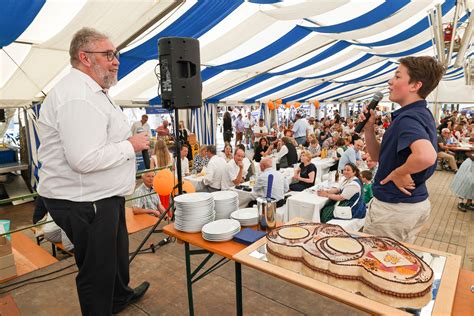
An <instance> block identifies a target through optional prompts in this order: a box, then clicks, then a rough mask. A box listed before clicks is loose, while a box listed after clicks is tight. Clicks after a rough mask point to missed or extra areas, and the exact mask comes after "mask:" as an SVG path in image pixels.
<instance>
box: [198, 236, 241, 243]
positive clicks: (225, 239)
mask: <svg viewBox="0 0 474 316" xmlns="http://www.w3.org/2000/svg"><path fill="white" fill-rule="evenodd" d="M232 238H234V236H230V237H228V238H224V239H216V240H212V239H207V238H206V237H204V236H203V237H202V239H204V240H207V241H211V242H221V241H229V240H232Z"/></svg>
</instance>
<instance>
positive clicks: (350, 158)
mask: <svg viewBox="0 0 474 316" xmlns="http://www.w3.org/2000/svg"><path fill="white" fill-rule="evenodd" d="M362 148H364V142H363V141H362V139H358V140H356V141H355V142H354V146H352V147H349V148H347V149H346V151H345V152H344V153H343V154H342V156H341V159H339V165H338V166H337V170H339V171H340V172H342V170H343V169H344V166H345V165H346V164H348V163H349V162H350V163H352V164H354V165H356V166H358V165H359V164H360V163H361V162H362V157H361V155H360V151H361V150H362Z"/></svg>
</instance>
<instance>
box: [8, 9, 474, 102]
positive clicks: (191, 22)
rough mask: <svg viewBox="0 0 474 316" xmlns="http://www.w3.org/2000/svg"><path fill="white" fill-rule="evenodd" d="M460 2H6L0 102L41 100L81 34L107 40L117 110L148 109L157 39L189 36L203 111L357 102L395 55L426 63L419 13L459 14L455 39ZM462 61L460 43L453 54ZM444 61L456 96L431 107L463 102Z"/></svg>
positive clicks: (448, 18)
mask: <svg viewBox="0 0 474 316" xmlns="http://www.w3.org/2000/svg"><path fill="white" fill-rule="evenodd" d="M458 2H459V3H458ZM463 3H464V1H456V0H413V1H409V0H387V1H382V0H365V1H362V0H352V1H350V0H331V1H321V0H319V1H318V0H300V1H291V0H288V1H272V0H247V1H243V0H187V1H181V0H162V1H152V0H135V1H130V0H128V1H125V0H117V1H112V0H100V1H98V0H90V1H87V0H76V1H70V0H69V1H68V0H55V1H45V0H35V1H29V0H6V1H2V4H1V5H2V7H3V8H2V10H0V25H1V28H0V46H1V47H2V49H1V50H0V67H1V71H0V105H18V104H27V103H31V101H32V100H34V99H35V98H41V97H42V96H44V95H45V94H47V93H48V91H49V90H50V89H51V88H52V87H53V86H54V84H55V82H57V81H58V80H59V79H60V78H61V77H62V76H63V75H64V74H65V73H67V72H68V71H69V68H70V66H69V55H68V48H69V42H70V40H71V37H72V35H73V34H74V32H75V31H77V30H78V29H79V28H81V27H83V26H90V27H94V28H97V29H98V30H100V31H103V32H105V33H107V34H108V35H109V36H110V38H111V40H112V41H113V42H114V43H115V44H116V45H117V46H118V47H120V48H121V59H120V63H121V64H120V70H119V79H120V80H119V83H118V84H117V86H115V87H113V88H112V89H111V94H112V96H113V97H114V98H115V99H116V100H117V101H118V102H119V103H120V104H123V105H129V104H133V103H134V102H136V103H141V104H142V103H144V102H145V103H146V102H149V103H150V104H159V103H160V98H159V97H158V95H157V91H158V89H157V88H158V81H157V78H156V75H155V67H156V65H157V58H158V48H157V43H158V40H159V39H160V38H161V37H165V36H180V37H181V36H183V37H194V38H197V39H199V41H200V47H201V71H202V80H203V99H204V100H205V102H207V103H219V102H244V103H255V102H266V101H267V100H275V99H280V98H281V99H282V100H283V101H284V102H293V101H300V102H304V101H311V100H320V101H325V100H341V99H344V100H361V99H364V98H367V97H370V96H372V94H373V93H374V92H375V91H382V92H386V91H387V90H386V87H387V81H388V79H389V78H390V77H391V76H392V74H393V71H394V69H396V68H397V60H398V58H400V57H403V56H408V55H431V56H436V49H435V42H434V35H433V27H432V26H431V22H432V21H431V20H430V18H429V16H430V15H429V13H430V12H431V11H433V10H435V11H436V10H437V5H438V4H441V6H440V11H441V12H439V13H440V14H441V15H442V23H452V22H453V19H454V16H455V12H456V5H458V6H459V10H458V12H459V15H458V18H459V19H458V24H457V26H458V29H459V30H460V34H461V35H462V33H463V32H464V30H465V28H466V25H467V24H468V23H467V22H468V20H469V18H470V8H466V7H463ZM471 20H472V18H471ZM473 53H474V50H473V48H472V47H469V48H468V49H467V51H466V52H465V56H463V57H466V56H471V55H472V54H473ZM456 57H457V56H456V55H454V56H453V58H452V59H451V61H449V64H448V67H449V69H448V72H447V73H446V75H445V77H444V82H443V83H442V84H441V87H443V85H446V86H452V85H456V86H457V87H458V90H459V91H458V92H457V93H456V95H453V94H452V93H446V94H443V93H442V91H441V89H438V90H440V91H437V92H436V95H437V98H438V100H440V101H444V102H455V101H454V99H455V98H459V97H461V98H470V96H472V89H471V88H468V89H467V90H466V89H464V90H465V91H468V94H467V95H465V94H463V93H464V92H460V91H461V90H463V89H461V88H462V87H464V79H463V77H464V72H463V69H462V68H454V67H453V63H454V60H455V58H456ZM464 90H463V91H464ZM469 90H470V91H471V94H470V95H469ZM450 98H451V99H450ZM472 100H474V98H471V100H465V101H466V102H473V101H472ZM458 102H459V100H458Z"/></svg>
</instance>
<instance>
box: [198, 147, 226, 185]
mask: <svg viewBox="0 0 474 316" xmlns="http://www.w3.org/2000/svg"><path fill="white" fill-rule="evenodd" d="M206 154H207V158H209V162H208V163H207V168H206V175H205V176H204V179H203V183H204V185H205V186H206V191H207V192H215V191H220V190H221V188H222V178H223V177H224V173H225V172H226V168H227V162H226V161H225V159H224V158H222V157H219V156H217V155H216V146H214V145H209V146H207V153H206Z"/></svg>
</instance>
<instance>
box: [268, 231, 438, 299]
mask: <svg viewBox="0 0 474 316" xmlns="http://www.w3.org/2000/svg"><path fill="white" fill-rule="evenodd" d="M267 240H268V242H267V259H268V261H269V262H270V263H272V264H275V265H278V266H281V267H284V268H286V269H289V270H293V271H296V272H299V273H302V274H304V275H306V276H308V277H311V278H314V279H317V280H320V281H323V282H326V283H329V284H332V285H335V286H337V287H340V288H343V289H347V290H349V291H352V292H359V293H361V294H363V295H364V296H366V297H368V298H370V299H373V300H375V301H378V302H381V303H384V304H387V305H390V306H393V307H405V308H421V307H423V306H425V305H426V304H427V303H428V302H429V301H430V300H431V287H432V285H433V280H434V275H433V270H431V268H430V267H429V266H428V264H426V263H425V262H424V261H423V260H422V259H420V258H419V257H418V256H417V255H415V254H414V253H413V252H411V251H410V250H409V249H407V248H406V247H404V246H403V245H401V244H400V243H399V242H397V241H395V240H393V239H391V238H388V237H357V238H355V237H352V236H351V235H349V234H348V233H347V232H346V231H345V230H344V229H342V228H341V227H340V226H337V225H330V224H320V223H299V224H293V225H285V226H281V227H279V228H276V229H274V230H272V231H271V232H270V233H269V234H268V235H267Z"/></svg>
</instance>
